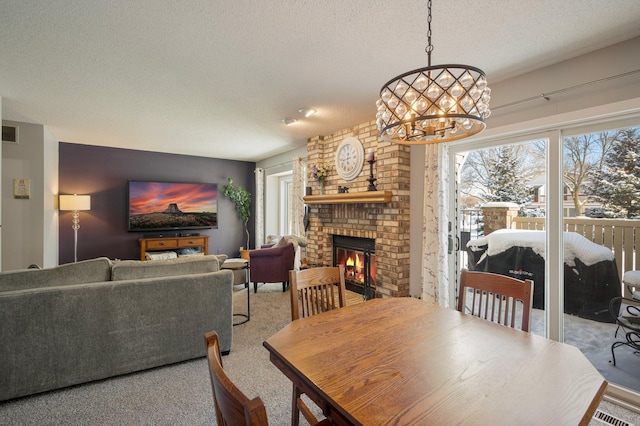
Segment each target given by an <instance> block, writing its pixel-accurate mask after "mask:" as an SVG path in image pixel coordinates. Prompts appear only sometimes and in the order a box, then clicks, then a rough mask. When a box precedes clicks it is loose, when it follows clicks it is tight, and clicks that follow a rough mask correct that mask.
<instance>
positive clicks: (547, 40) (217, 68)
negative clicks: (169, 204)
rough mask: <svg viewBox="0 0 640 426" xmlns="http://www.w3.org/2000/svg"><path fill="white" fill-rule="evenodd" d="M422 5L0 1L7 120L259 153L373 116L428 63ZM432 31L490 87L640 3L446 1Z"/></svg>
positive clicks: (614, 22) (71, 133) (354, 0)
mask: <svg viewBox="0 0 640 426" xmlns="http://www.w3.org/2000/svg"><path fill="white" fill-rule="evenodd" d="M426 4H427V2H426V0H420V1H418V0H404V1H399V0H397V1H389V0H385V1H379V0H349V1H347V0H341V1H334V0H324V1H323V0H315V1H311V0H264V1H262V0H179V1H176V0H135V1H129V0H57V1H40V0H1V1H0V40H1V43H0V96H2V97H3V99H2V100H3V110H2V113H3V118H4V119H8V120H16V121H26V122H34V123H41V124H44V125H46V126H47V127H48V128H49V129H50V130H51V131H52V132H53V134H54V135H55V137H56V138H57V139H59V140H61V141H64V142H73V143H83V144H91V145H103V146H113V147H121V148H132V149H140V150H149V151H158V152H169V153H178V154H187V155H198V156H206V157H216V158H226V159H235V160H246V161H257V160H261V159H264V158H267V157H269V156H272V155H275V154H278V153H281V152H285V151H288V150H290V149H293V148H296V147H300V146H304V144H305V143H306V140H307V139H308V138H309V137H312V136H315V135H327V134H331V133H333V132H335V131H337V130H340V129H343V128H347V127H350V126H354V125H356V124H359V123H362V122H365V121H368V120H372V119H374V118H375V101H376V99H377V94H378V91H379V89H380V87H381V86H382V84H383V83H385V82H386V81H387V80H389V79H391V78H393V77H395V76H396V75H398V74H400V73H402V72H405V71H409V70H412V69H415V68H420V67H423V66H426V61H427V57H426V54H425V53H424V49H425V45H426V44H427V43H426V27H427V22H426V16H427V6H426ZM432 29H433V39H432V41H433V44H434V46H435V50H434V52H433V55H432V62H433V64H434V65H436V64H445V63H462V64H468V65H474V66H477V67H479V68H481V69H483V70H484V71H485V72H486V73H487V76H488V80H489V84H490V85H491V83H495V82H497V81H500V80H503V79H505V78H509V77H513V76H515V75H518V74H522V73H524V72H528V71H531V70H534V69H536V68H540V67H542V66H545V65H549V64H552V63H555V62H559V61H561V60H564V59H567V58H570V57H574V56H578V55H581V54H584V53H587V52H589V51H592V50H596V49H599V48H602V47H605V46H607V45H610V44H614V43H617V42H620V41H623V40H626V39H630V38H633V37H635V36H638V35H640V1H638V0H609V1H606V0H605V1H603V0H562V1H558V0H536V1H531V0H483V1H471V0H449V1H444V0H435V1H434V2H433V22H432ZM302 107H314V108H316V109H317V110H318V114H316V115H315V116H313V117H310V118H308V119H305V118H304V117H302V115H301V114H299V113H298V110H299V109H300V108H302ZM285 117H293V118H296V119H299V122H298V123H296V124H295V125H292V126H285V125H283V124H282V123H281V121H280V120H282V119H283V118H285Z"/></svg>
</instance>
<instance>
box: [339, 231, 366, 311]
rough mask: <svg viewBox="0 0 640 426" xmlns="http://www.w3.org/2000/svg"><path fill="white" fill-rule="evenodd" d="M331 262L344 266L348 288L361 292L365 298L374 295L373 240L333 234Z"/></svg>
mask: <svg viewBox="0 0 640 426" xmlns="http://www.w3.org/2000/svg"><path fill="white" fill-rule="evenodd" d="M333 264H334V266H338V265H343V266H344V274H345V285H346V287H347V289H348V290H351V291H354V292H356V293H359V294H362V295H363V297H364V298H365V299H366V300H368V299H372V298H374V297H375V289H376V255H375V240H372V239H369V238H357V237H345V236H342V235H334V236H333Z"/></svg>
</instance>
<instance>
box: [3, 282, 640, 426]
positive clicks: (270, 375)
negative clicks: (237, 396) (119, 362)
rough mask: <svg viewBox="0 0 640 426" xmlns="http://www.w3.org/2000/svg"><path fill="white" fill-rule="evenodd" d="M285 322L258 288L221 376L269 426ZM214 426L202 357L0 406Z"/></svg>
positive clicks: (284, 413) (634, 419) (239, 297)
mask: <svg viewBox="0 0 640 426" xmlns="http://www.w3.org/2000/svg"><path fill="white" fill-rule="evenodd" d="M236 289H237V291H236V294H235V295H234V309H235V310H234V312H246V309H247V305H246V297H247V295H246V291H245V290H242V289H241V288H240V287H236ZM236 320H238V318H236ZM289 321H290V308H289V292H288V291H287V292H286V293H283V292H282V286H281V285H280V284H267V285H265V286H262V287H260V288H259V289H258V293H257V294H254V293H253V292H252V293H251V320H250V321H249V322H248V323H246V324H242V325H239V326H236V327H234V328H233V331H234V339H233V346H232V349H231V353H230V354H229V355H228V356H225V357H223V363H224V368H225V370H226V371H227V374H229V376H230V377H231V378H232V380H233V381H234V382H235V383H236V384H237V385H238V387H239V388H240V389H242V391H243V392H244V393H245V394H246V395H247V396H249V397H255V396H260V397H261V398H262V399H263V401H264V403H265V405H266V407H267V414H268V416H269V422H270V424H271V425H275V426H279V425H288V424H290V413H291V406H290V402H291V391H292V389H291V382H290V381H289V380H288V379H286V377H285V376H284V375H283V374H282V373H280V371H279V370H278V369H276V368H275V367H274V366H273V365H272V364H271V362H270V361H269V356H268V353H267V351H266V349H264V347H263V346H262V342H263V341H264V340H265V339H266V338H268V337H269V336H271V335H272V334H274V333H275V332H276V331H278V330H279V329H280V328H282V327H284V326H285V325H286V324H288V323H289ZM596 340H597V339H596ZM203 345H204V341H203ZM637 361H638V360H637V359H636V362H637ZM636 365H637V364H636ZM601 408H602V410H603V411H605V412H607V413H609V414H612V415H614V416H616V417H619V418H623V419H624V420H626V421H628V422H630V423H633V424H635V425H638V426H640V416H638V415H636V414H634V413H630V412H628V411H626V410H621V409H619V408H618V407H617V406H614V405H612V404H608V403H606V402H603V403H602V404H601ZM215 424H216V421H215V413H214V409H213V402H212V397H211V385H210V382H209V377H208V370H207V363H206V359H205V358H201V359H197V360H193V361H187V362H183V363H180V364H175V365H171V366H167V367H162V368H156V369H152V370H147V371H143V372H139V373H133V374H129V375H126V376H121V377H115V378H111V379H107V380H103V381H99V382H94V383H89V384H85V385H79V386H74V387H71V388H67V389H62V390H57V391H52V392H47V393H44V394H40V395H34V396H30V397H25V398H20V399H17V400H13V401H8V402H4V403H0V425H215ZM301 424H302V425H304V424H306V423H305V422H304V419H302V420H301ZM591 424H592V425H601V424H602V423H600V422H597V421H595V420H592V422H591Z"/></svg>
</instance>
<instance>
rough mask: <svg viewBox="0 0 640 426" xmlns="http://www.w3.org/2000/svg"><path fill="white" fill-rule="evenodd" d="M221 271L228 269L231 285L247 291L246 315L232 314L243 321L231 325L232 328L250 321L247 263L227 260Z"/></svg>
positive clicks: (238, 259) (243, 260) (244, 260)
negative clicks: (230, 272)
mask: <svg viewBox="0 0 640 426" xmlns="http://www.w3.org/2000/svg"><path fill="white" fill-rule="evenodd" d="M222 269H229V270H231V271H232V272H233V285H239V284H244V288H246V289H247V313H246V314H235V313H234V314H233V316H234V317H242V318H244V320H242V321H240V322H236V323H233V325H234V326H236V325H240V324H244V323H246V322H247V321H249V320H250V319H251V300H250V296H249V295H250V293H251V292H250V291H249V261H247V260H246V259H240V258H233V259H227V260H225V262H224V263H223V264H222Z"/></svg>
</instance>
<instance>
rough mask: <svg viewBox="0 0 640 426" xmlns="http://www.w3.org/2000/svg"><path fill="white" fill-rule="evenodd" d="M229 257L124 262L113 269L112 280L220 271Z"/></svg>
mask: <svg viewBox="0 0 640 426" xmlns="http://www.w3.org/2000/svg"><path fill="white" fill-rule="evenodd" d="M226 259H227V255H224V254H218V255H210V256H199V257H180V258H178V259H168V260H154V261H149V262H148V261H142V260H122V261H120V262H116V263H114V265H113V267H112V268H111V280H112V281H122V280H137V279H140V278H156V277H173V276H176V275H190V274H202V273H206V272H216V271H219V270H220V265H221V264H222V263H224V261H225V260H226Z"/></svg>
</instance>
